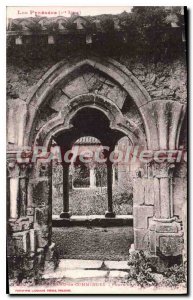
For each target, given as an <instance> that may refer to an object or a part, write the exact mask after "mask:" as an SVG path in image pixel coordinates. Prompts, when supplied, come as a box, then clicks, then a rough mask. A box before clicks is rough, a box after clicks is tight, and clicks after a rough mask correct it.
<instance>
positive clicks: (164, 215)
mask: <svg viewBox="0 0 193 300" xmlns="http://www.w3.org/2000/svg"><path fill="white" fill-rule="evenodd" d="M174 167H175V165H174V164H171V163H168V162H167V163H160V164H154V166H153V178H154V193H155V218H156V219H170V218H172V217H173V187H172V184H173V181H172V178H173V169H174Z"/></svg>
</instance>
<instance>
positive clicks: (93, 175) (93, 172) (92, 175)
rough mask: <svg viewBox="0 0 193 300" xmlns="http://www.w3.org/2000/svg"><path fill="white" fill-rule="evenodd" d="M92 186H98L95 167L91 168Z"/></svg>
mask: <svg viewBox="0 0 193 300" xmlns="http://www.w3.org/2000/svg"><path fill="white" fill-rule="evenodd" d="M90 188H91V189H93V188H96V175H95V170H94V168H90Z"/></svg>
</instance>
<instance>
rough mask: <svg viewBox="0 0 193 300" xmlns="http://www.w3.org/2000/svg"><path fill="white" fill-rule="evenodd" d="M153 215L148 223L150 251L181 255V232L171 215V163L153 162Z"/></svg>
mask: <svg viewBox="0 0 193 300" xmlns="http://www.w3.org/2000/svg"><path fill="white" fill-rule="evenodd" d="M152 167H153V180H154V199H155V203H154V211H155V213H154V217H153V219H151V221H150V224H149V230H150V231H149V238H150V244H149V246H150V252H151V253H153V254H156V255H159V254H160V253H161V254H162V255H164V256H176V255H181V254H182V250H183V232H182V228H181V224H180V222H179V220H178V219H177V218H176V217H174V216H173V169H174V167H175V165H174V164H173V163H169V162H164V163H159V164H158V163H154V164H153V166H152Z"/></svg>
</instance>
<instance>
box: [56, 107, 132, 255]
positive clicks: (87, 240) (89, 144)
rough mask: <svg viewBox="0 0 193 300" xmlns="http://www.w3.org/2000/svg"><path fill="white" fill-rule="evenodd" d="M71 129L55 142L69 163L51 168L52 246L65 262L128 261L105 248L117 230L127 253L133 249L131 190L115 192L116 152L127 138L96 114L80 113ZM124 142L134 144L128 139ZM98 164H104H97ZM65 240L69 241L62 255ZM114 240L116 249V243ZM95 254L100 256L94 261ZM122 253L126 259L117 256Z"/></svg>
mask: <svg viewBox="0 0 193 300" xmlns="http://www.w3.org/2000/svg"><path fill="white" fill-rule="evenodd" d="M70 123H71V124H72V127H71V128H70V129H69V130H68V131H66V132H64V133H60V134H59V135H57V136H56V137H54V141H55V143H57V145H59V146H60V147H61V148H62V149H63V154H64V157H65V153H67V152H68V153H69V156H68V157H70V158H71V160H70V161H68V163H66V161H63V162H62V164H59V165H54V166H53V174H52V178H53V180H52V187H53V193H52V195H53V196H52V203H53V204H52V205H53V208H52V210H53V214H54V215H53V241H54V242H55V243H56V248H57V249H58V252H59V253H60V257H61V258H66V257H67V258H80V257H81V258H86V257H87V258H90V259H93V258H95V259H96V258H97V257H98V258H99V259H100V258H104V259H112V258H113V257H114V259H117V258H118V257H120V258H121V259H124V258H125V255H128V253H127V254H126V252H128V251H127V250H126V248H125V251H124V250H121V249H119V250H118V252H119V253H117V254H115V249H117V247H118V246H116V247H114V246H113V247H112V248H111V250H110V252H109V253H110V254H108V251H109V249H108V247H107V243H112V238H113V230H115V231H117V233H118V234H120V235H124V236H125V240H126V241H127V247H128V244H132V243H133V228H132V200H133V199H132V191H131V190H132V187H131V189H130V191H128V192H127V193H126V187H125V192H122V193H121V192H119V191H118V189H117V187H118V186H119V182H118V180H119V174H118V173H119V170H118V164H117V163H116V159H117V158H116V150H118V147H119V146H120V143H122V144H123V142H124V139H123V137H124V134H123V132H120V131H118V130H115V129H112V128H111V127H110V122H109V120H108V118H107V116H106V115H105V114H104V113H103V112H101V111H100V110H98V109H96V108H89V107H87V108H82V109H80V110H79V111H78V112H77V113H76V114H75V115H74V117H73V118H72V120H71V122H70ZM125 138H126V137H125ZM126 140H127V141H128V144H129V143H130V144H131V142H129V141H130V140H129V139H128V138H126ZM123 151H124V149H123ZM96 153H97V155H96ZM99 153H100V155H99V156H98V154H99ZM112 153H113V155H112ZM72 157H73V159H72ZM110 157H112V158H113V159H114V161H115V162H114V161H113V160H112V161H111V160H110ZM82 158H83V160H82ZM97 158H100V159H99V160H98V161H97ZM120 164H121V161H120ZM128 193H129V194H128ZM113 220H114V221H113ZM77 224H78V226H77ZM72 226H74V227H73V229H72ZM76 226H77V227H76ZM93 226H94V227H93ZM109 226H110V227H109ZM58 227H60V228H58ZM104 227H105V228H106V231H104ZM69 228H70V229H69ZM93 229H94V231H95V234H96V235H97V237H98V238H97V239H95V237H94V236H93V231H92V230H93ZM104 232H106V233H105V239H106V241H105V240H104ZM69 235H71V239H70V240H69ZM77 235H79V236H82V238H83V240H84V242H83V243H82V242H81V247H80V248H81V249H78V248H77V247H76V246H75V245H74V244H77V245H78V244H79V238H78V239H77ZM61 239H62V240H65V239H68V243H67V244H65V246H64V249H63V250H64V252H63V250H62V245H63V243H62V242H61ZM113 239H114V243H116V245H118V244H119V242H118V240H116V238H115V237H114V238H113ZM117 239H119V238H118V237H117ZM72 240H74V241H73V242H72ZM101 241H102V244H101ZM83 245H84V250H83ZM119 245H120V244H119ZM104 247H105V248H104ZM96 249H97V251H98V254H96V256H95V254H94V253H95V250H96ZM102 249H103V250H102ZM104 249H105V250H104ZM127 249H128V248H127ZM121 251H122V253H123V254H122V256H119V255H120V252H121ZM102 252H104V253H102ZM71 253H72V254H71ZM97 255H98V256H97Z"/></svg>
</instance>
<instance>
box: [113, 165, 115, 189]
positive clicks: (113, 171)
mask: <svg viewBox="0 0 193 300" xmlns="http://www.w3.org/2000/svg"><path fill="white" fill-rule="evenodd" d="M114 186H115V167H113V187H114Z"/></svg>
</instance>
